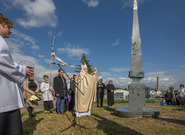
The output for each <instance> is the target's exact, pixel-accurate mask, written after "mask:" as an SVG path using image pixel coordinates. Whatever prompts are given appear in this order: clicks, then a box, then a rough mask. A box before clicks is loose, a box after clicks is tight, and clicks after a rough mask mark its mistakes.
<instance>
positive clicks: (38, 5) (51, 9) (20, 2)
mask: <svg viewBox="0 0 185 135" xmlns="http://www.w3.org/2000/svg"><path fill="white" fill-rule="evenodd" d="M9 1H10V3H11V4H12V5H13V7H16V8H18V9H21V10H23V11H24V12H25V15H24V17H22V18H18V19H17V22H18V23H19V24H20V25H21V26H23V27H25V28H26V27H41V26H52V27H55V26H56V23H57V16H56V15H55V10H56V7H55V5H54V3H53V1H52V0H34V1H33V0H9Z"/></svg>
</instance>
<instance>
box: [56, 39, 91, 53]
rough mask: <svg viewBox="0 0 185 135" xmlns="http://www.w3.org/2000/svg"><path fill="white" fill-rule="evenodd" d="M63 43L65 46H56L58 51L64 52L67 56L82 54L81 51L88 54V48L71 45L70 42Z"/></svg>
mask: <svg viewBox="0 0 185 135" xmlns="http://www.w3.org/2000/svg"><path fill="white" fill-rule="evenodd" d="M64 44H65V46H66V47H65V48H58V51H59V52H62V53H66V54H67V55H68V56H70V57H73V56H78V57H80V56H82V54H83V53H85V54H89V52H90V51H89V49H87V48H80V47H76V46H73V45H71V44H70V43H67V42H66V43H64Z"/></svg>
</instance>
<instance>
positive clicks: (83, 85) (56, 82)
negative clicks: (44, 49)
mask: <svg viewBox="0 0 185 135" xmlns="http://www.w3.org/2000/svg"><path fill="white" fill-rule="evenodd" d="M13 27H14V24H13V22H12V21H10V20H9V19H8V18H6V17H5V16H4V15H3V14H1V13H0V72H1V74H0V79H1V80H0V83H1V94H0V127H1V128H0V134H2V135H12V134H16V135H22V134H23V132H22V131H23V130H22V122H21V114H20V108H23V107H24V106H25V104H26V107H27V111H28V114H29V117H30V118H31V117H35V115H34V114H33V113H32V112H33V110H34V109H35V108H37V107H38V100H40V98H39V97H38V92H39V90H41V92H42V98H43V106H44V112H45V114H50V113H53V108H54V105H53V100H54V97H56V112H57V114H64V113H65V111H68V110H72V111H73V112H74V114H75V115H76V116H77V117H81V116H88V115H91V108H92V104H93V103H94V102H95V101H96V99H97V107H103V98H104V90H105V87H106V89H107V103H108V106H112V105H114V90H115V87H114V85H113V81H112V80H110V81H109V84H108V85H106V86H105V84H104V83H103V79H100V80H99V81H98V82H97V69H96V68H94V72H93V73H92V74H89V73H88V68H87V66H86V65H85V64H83V65H81V72H80V73H79V74H78V75H73V78H71V80H70V84H69V85H67V82H66V78H65V77H64V71H63V70H62V69H59V70H58V75H57V76H56V77H55V78H54V79H53V87H52V86H51V83H49V77H48V76H47V75H44V76H43V82H42V83H41V84H40V86H39V84H38V82H37V81H36V80H35V79H34V73H33V69H32V68H31V67H30V66H29V65H19V64H17V63H15V62H14V61H13V59H12V56H11V54H10V50H9V47H8V45H7V44H6V41H5V40H4V39H5V38H9V37H10V34H11V33H12V32H11V30H10V29H11V28H13ZM26 78H28V79H27V80H25V79H26ZM21 86H23V89H24V92H23V94H22V91H21ZM52 90H54V95H53V94H52ZM174 98H175V99H176V104H177V103H179V104H180V105H184V104H185V89H184V85H183V84H181V85H180V89H179V90H178V92H177V94H176V95H175V96H174V95H173V94H172V93H171V91H170V90H167V92H166V94H165V96H164V99H163V101H162V103H161V105H165V104H167V105H170V104H174V102H175V100H174ZM7 129H11V130H7Z"/></svg>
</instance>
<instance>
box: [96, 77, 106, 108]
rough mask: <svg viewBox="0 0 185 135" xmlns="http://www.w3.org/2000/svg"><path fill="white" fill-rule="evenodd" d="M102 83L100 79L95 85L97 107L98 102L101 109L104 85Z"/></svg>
mask: <svg viewBox="0 0 185 135" xmlns="http://www.w3.org/2000/svg"><path fill="white" fill-rule="evenodd" d="M102 82H103V79H100V80H99V82H98V83H97V107H99V100H100V105H101V107H102V106H103V97H104V89H105V84H104V83H102Z"/></svg>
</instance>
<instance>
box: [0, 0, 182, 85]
mask: <svg viewBox="0 0 185 135" xmlns="http://www.w3.org/2000/svg"><path fill="white" fill-rule="evenodd" d="M184 5H185V0H138V16H139V26H140V36H141V42H142V43H141V47H142V60H143V70H144V72H145V77H144V78H143V79H142V80H141V82H142V83H145V84H146V86H147V87H151V88H156V80H157V79H156V77H159V87H160V88H161V89H167V88H168V87H170V86H173V87H174V88H175V89H178V88H179V84H181V83H182V84H185V61H184V58H185V26H184V24H185V17H184V13H185V8H184ZM0 12H1V13H3V14H4V15H5V16H6V17H7V18H9V19H10V20H12V21H13V22H14V24H15V27H14V28H13V29H12V32H13V33H12V34H11V36H10V38H9V39H6V42H7V44H8V46H9V48H10V50H11V55H12V56H13V59H14V61H16V62H17V63H21V64H30V65H34V72H35V79H36V80H38V81H39V82H41V81H42V76H43V75H44V74H47V75H49V73H50V60H51V47H52V42H53V40H52V36H54V35H55V37H56V40H55V42H54V52H55V54H56V55H57V56H58V57H60V58H61V59H62V60H63V61H65V62H67V63H71V64H72V65H77V64H80V59H81V57H82V55H83V53H85V54H86V56H87V59H88V60H90V64H91V65H93V66H94V67H96V68H97V69H98V78H103V80H104V83H105V84H107V83H108V81H109V80H113V83H114V85H115V86H116V87H121V88H128V84H129V83H131V79H130V78H128V73H129V69H130V60H131V36H132V24H133V0H0ZM63 68H64V69H65V71H66V72H67V73H68V74H69V76H70V77H72V74H74V70H75V68H72V67H63ZM57 70H58V66H57V65H52V78H53V77H54V76H56V75H57Z"/></svg>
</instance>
